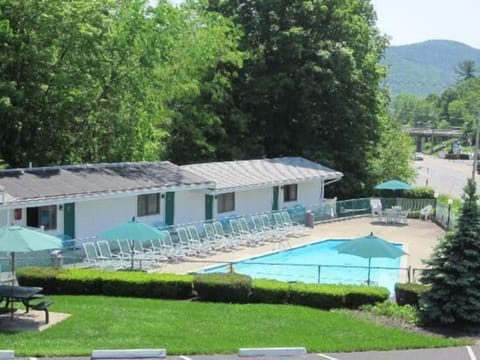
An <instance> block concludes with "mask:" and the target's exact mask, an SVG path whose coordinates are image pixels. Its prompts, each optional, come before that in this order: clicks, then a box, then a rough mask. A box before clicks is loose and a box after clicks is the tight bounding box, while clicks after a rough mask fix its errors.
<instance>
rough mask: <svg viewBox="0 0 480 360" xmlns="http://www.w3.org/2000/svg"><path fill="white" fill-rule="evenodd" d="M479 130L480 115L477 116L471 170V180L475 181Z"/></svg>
mask: <svg viewBox="0 0 480 360" xmlns="http://www.w3.org/2000/svg"><path fill="white" fill-rule="evenodd" d="M479 128H480V113H479V114H478V121H477V129H476V132H475V152H474V153H473V169H472V180H473V181H475V174H476V173H477V163H478V132H479Z"/></svg>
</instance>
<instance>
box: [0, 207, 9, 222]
mask: <svg viewBox="0 0 480 360" xmlns="http://www.w3.org/2000/svg"><path fill="white" fill-rule="evenodd" d="M9 216H11V214H10V210H0V226H6V225H9Z"/></svg>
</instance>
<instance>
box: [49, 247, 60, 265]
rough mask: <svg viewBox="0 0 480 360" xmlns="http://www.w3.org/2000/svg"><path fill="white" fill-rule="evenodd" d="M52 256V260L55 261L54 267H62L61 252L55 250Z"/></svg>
mask: <svg viewBox="0 0 480 360" xmlns="http://www.w3.org/2000/svg"><path fill="white" fill-rule="evenodd" d="M50 254H51V255H52V260H53V266H54V267H57V268H59V267H62V266H63V255H62V253H61V252H60V250H53V251H52V252H51V253H50Z"/></svg>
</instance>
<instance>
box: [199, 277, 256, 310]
mask: <svg viewBox="0 0 480 360" xmlns="http://www.w3.org/2000/svg"><path fill="white" fill-rule="evenodd" d="M251 288H252V279H251V278H250V277H249V276H247V275H241V274H235V273H226V274H224V273H218V274H217V273H214V274H199V275H195V277H194V278H193V289H194V291H195V292H196V293H197V295H198V296H199V297H200V299H201V300H205V301H217V302H231V303H246V302H248V298H249V296H250V292H251Z"/></svg>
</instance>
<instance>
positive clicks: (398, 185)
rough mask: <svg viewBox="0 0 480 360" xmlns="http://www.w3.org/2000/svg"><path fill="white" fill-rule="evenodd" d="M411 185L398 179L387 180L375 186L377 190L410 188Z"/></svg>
mask: <svg viewBox="0 0 480 360" xmlns="http://www.w3.org/2000/svg"><path fill="white" fill-rule="evenodd" d="M411 188H412V187H411V186H410V185H408V184H407V183H405V182H403V181H400V180H389V181H385V182H383V183H381V184H378V185H377V186H375V189H377V190H410V189H411Z"/></svg>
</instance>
